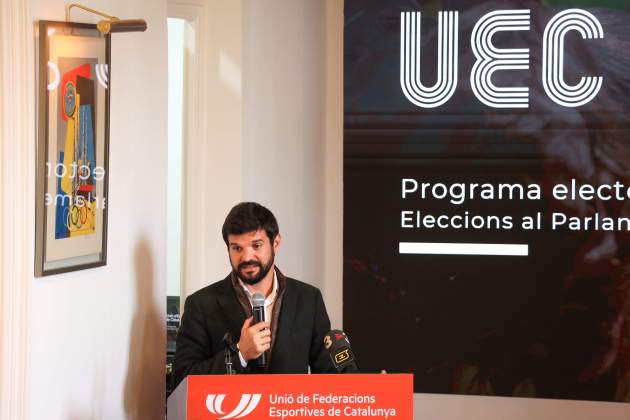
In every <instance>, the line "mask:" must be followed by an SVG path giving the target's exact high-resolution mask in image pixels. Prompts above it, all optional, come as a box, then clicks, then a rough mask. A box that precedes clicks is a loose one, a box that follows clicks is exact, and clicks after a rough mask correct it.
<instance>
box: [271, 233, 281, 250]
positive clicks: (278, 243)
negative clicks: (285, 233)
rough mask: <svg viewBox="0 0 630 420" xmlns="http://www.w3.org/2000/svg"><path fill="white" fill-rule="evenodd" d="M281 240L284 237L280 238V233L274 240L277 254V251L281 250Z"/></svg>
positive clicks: (274, 248)
mask: <svg viewBox="0 0 630 420" xmlns="http://www.w3.org/2000/svg"><path fill="white" fill-rule="evenodd" d="M281 240H282V237H281V236H280V234H279V233H278V234H277V235H276V237H275V238H274V240H273V250H274V251H275V252H277V251H278V249H280V242H281Z"/></svg>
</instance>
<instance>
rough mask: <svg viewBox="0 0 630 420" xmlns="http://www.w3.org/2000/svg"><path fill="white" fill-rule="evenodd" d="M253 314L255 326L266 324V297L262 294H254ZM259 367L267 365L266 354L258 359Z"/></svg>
mask: <svg viewBox="0 0 630 420" xmlns="http://www.w3.org/2000/svg"><path fill="white" fill-rule="evenodd" d="M252 313H253V315H254V324H258V323H259V322H265V296H264V295H263V294H262V293H254V296H252ZM256 363H257V364H258V367H265V366H266V365H267V355H266V354H265V352H263V354H261V355H260V356H259V357H258V359H256Z"/></svg>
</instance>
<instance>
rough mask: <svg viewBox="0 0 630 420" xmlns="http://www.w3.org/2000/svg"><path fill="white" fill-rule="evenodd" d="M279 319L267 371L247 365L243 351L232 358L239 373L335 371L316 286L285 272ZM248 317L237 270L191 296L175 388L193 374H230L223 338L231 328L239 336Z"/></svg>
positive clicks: (175, 365)
mask: <svg viewBox="0 0 630 420" xmlns="http://www.w3.org/2000/svg"><path fill="white" fill-rule="evenodd" d="M276 275H277V277H278V281H279V282H281V281H282V283H283V284H284V286H285V288H284V291H283V293H282V299H281V303H280V305H281V306H280V312H279V316H278V323H277V326H276V327H275V331H274V335H275V337H274V341H273V348H272V349H271V350H272V352H271V358H270V360H269V363H268V366H267V369H266V370H265V371H261V370H259V369H258V368H257V367H256V363H255V361H250V362H249V364H248V366H247V367H246V368H243V367H242V366H241V363H240V360H239V357H238V354H236V355H234V357H233V359H232V363H233V367H234V368H235V370H236V371H237V373H239V374H241V373H307V372H308V367H309V366H310V368H311V372H313V373H333V372H334V371H335V369H334V366H333V364H332V361H331V360H330V356H329V355H328V352H327V351H326V350H325V349H324V336H325V335H326V333H327V332H328V331H329V330H330V320H329V319H328V314H327V313H326V307H325V306H324V300H323V299H322V294H321V292H320V291H319V289H317V288H316V287H313V286H310V285H308V284H306V283H302V282H301V281H298V280H295V279H292V278H289V277H284V276H283V275H282V273H280V271H279V270H278V271H276ZM246 318H247V314H246V312H245V310H244V308H243V306H242V305H241V304H240V303H239V301H238V299H237V296H236V292H235V290H234V286H233V283H232V278H231V275H228V276H227V277H226V278H225V279H223V280H221V281H219V282H216V283H214V284H211V285H210V286H207V287H204V288H203V289H201V290H199V291H197V292H195V293H193V294H192V295H190V296H188V298H186V303H185V305H184V314H183V316H182V321H181V324H180V327H179V332H178V334H177V347H176V351H175V360H174V362H173V377H172V380H173V389H175V387H176V386H177V385H178V384H179V383H180V382H181V381H182V380H183V379H184V378H185V377H186V376H187V375H206V374H225V373H226V369H225V353H224V348H225V347H224V345H223V342H222V339H223V336H224V334H225V333H226V332H229V333H230V334H232V337H234V340H235V341H238V339H239V337H240V335H241V327H242V326H243V322H245V319H246Z"/></svg>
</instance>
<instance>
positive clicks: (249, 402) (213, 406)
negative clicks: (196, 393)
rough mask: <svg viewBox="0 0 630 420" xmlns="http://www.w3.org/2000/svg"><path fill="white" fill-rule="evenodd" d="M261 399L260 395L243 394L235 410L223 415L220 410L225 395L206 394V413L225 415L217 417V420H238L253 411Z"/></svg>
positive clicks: (221, 409)
mask: <svg viewBox="0 0 630 420" xmlns="http://www.w3.org/2000/svg"><path fill="white" fill-rule="evenodd" d="M261 398H262V394H243V395H241V400H240V401H239V403H238V405H237V406H236V408H234V410H232V411H231V412H230V413H228V414H225V412H224V411H223V408H222V405H223V400H224V399H225V394H208V396H207V397H206V407H207V408H208V411H210V412H211V413H212V414H214V415H216V416H219V415H223V414H225V415H224V416H223V417H219V420H223V419H233V418H237V419H240V418H242V417H245V416H246V415H248V414H250V413H251V412H252V411H254V409H256V407H257V406H258V403H260V399H261Z"/></svg>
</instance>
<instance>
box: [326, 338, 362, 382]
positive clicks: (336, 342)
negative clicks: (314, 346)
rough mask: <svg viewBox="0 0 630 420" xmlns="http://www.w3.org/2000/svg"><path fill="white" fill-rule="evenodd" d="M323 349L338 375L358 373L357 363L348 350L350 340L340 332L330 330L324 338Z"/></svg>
mask: <svg viewBox="0 0 630 420" xmlns="http://www.w3.org/2000/svg"><path fill="white" fill-rule="evenodd" d="M324 347H325V348H326V350H328V354H329V355H330V360H331V361H332V363H333V365H334V366H335V369H337V372H339V373H358V372H359V367H358V366H357V361H356V359H355V357H354V354H353V353H352V350H351V349H350V340H348V336H347V335H346V333H344V332H343V331H341V330H332V331H329V332H328V334H326V335H325V336H324Z"/></svg>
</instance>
